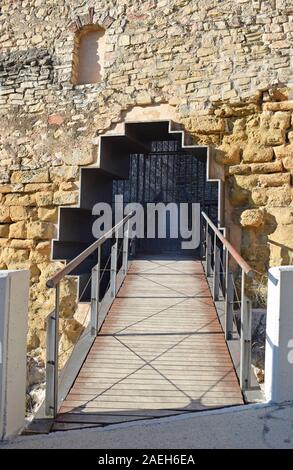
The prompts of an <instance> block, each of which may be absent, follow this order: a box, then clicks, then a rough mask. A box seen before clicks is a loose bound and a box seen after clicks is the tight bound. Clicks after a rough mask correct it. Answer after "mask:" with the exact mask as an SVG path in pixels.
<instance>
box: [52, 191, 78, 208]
mask: <svg viewBox="0 0 293 470" xmlns="http://www.w3.org/2000/svg"><path fill="white" fill-rule="evenodd" d="M53 201H54V204H57V205H63V204H76V203H77V202H78V192H77V191H57V192H56V193H54V197H53Z"/></svg>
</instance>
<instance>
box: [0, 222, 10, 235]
mask: <svg viewBox="0 0 293 470" xmlns="http://www.w3.org/2000/svg"><path fill="white" fill-rule="evenodd" d="M8 234H9V224H5V225H2V224H0V237H8Z"/></svg>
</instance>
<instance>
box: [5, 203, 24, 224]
mask: <svg viewBox="0 0 293 470" xmlns="http://www.w3.org/2000/svg"><path fill="white" fill-rule="evenodd" d="M9 213H10V218H11V220H13V222H17V221H19V220H25V219H26V218H27V217H28V210H27V208H26V207H25V206H11V207H10V208H9Z"/></svg>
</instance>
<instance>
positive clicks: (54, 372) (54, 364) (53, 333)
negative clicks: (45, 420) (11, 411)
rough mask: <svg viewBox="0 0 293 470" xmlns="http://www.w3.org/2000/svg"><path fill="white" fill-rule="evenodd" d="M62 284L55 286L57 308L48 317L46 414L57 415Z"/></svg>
mask: <svg viewBox="0 0 293 470" xmlns="http://www.w3.org/2000/svg"><path fill="white" fill-rule="evenodd" d="M59 301H60V284H59V283H58V284H56V287H55V309H54V311H53V312H52V313H51V314H50V315H49V316H48V318H47V345H46V346H47V348H46V401H45V408H46V415H47V416H51V417H53V418H55V417H56V415H57V411H58V350H59Z"/></svg>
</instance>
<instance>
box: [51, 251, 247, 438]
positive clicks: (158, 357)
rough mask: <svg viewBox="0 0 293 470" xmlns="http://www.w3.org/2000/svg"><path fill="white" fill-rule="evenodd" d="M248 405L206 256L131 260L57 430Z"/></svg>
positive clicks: (60, 414)
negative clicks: (206, 272)
mask: <svg viewBox="0 0 293 470" xmlns="http://www.w3.org/2000/svg"><path fill="white" fill-rule="evenodd" d="M238 404H239V405H240V404H243V398H242V394H241V391H240V387H239V384H238V380H237V377H236V373H235V371H234V367H233V364H232V361H231V358H230V355H229V352H228V349H227V345H226V343H225V339H224V334H223V331H222V328H221V326H220V323H219V320H218V317H217V313H216V309H215V307H214V303H213V300H212V297H211V294H210V290H209V286H208V284H207V280H206V278H205V275H204V271H203V267H202V264H201V262H200V261H195V260H187V259H186V260H184V259H177V260H174V259H173V260H172V259H169V260H168V259H157V258H155V257H154V258H152V259H141V260H134V261H132V262H131V264H130V269H129V272H128V275H127V277H126V279H125V281H124V283H123V285H122V287H121V289H120V291H119V293H118V295H117V298H116V299H115V301H114V303H113V305H112V307H111V309H110V312H109V314H108V316H107V318H106V320H105V323H104V325H103V327H102V329H101V331H100V334H99V335H98V336H97V338H96V340H95V342H94V344H93V346H92V348H91V350H90V352H89V354H88V356H87V358H86V360H85V362H84V364H83V366H82V368H81V370H80V372H79V374H78V376H77V378H76V380H75V383H74V385H73V387H72V388H71V390H70V392H69V394H68V396H67V398H66V399H65V401H64V402H63V404H62V407H61V409H60V413H59V415H58V416H57V418H56V420H55V423H54V427H53V430H61V429H64V430H66V429H80V428H83V427H91V426H93V427H94V426H99V425H101V426H104V425H107V424H112V423H118V422H126V421H133V420H141V419H145V418H157V417H163V416H170V415H175V414H180V413H184V412H190V411H199V410H204V409H211V408H218V407H224V406H231V405H238Z"/></svg>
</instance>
